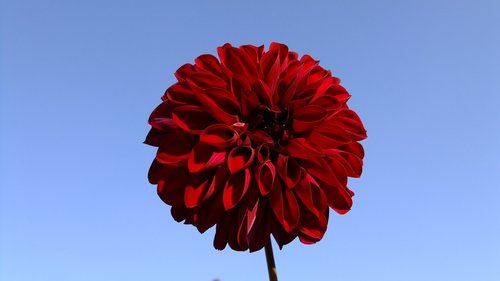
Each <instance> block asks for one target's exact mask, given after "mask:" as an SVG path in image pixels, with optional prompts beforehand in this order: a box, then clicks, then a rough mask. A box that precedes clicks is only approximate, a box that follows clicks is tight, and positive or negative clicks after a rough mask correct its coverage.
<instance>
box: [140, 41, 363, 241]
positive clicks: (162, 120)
mask: <svg viewBox="0 0 500 281" xmlns="http://www.w3.org/2000/svg"><path fill="white" fill-rule="evenodd" d="M217 52H218V55H219V58H220V59H218V58H217V57H215V56H213V55H208V54H206V55H201V56H199V57H198V58H196V59H195V62H194V64H185V65H183V66H181V67H180V68H179V69H178V70H177V72H176V73H175V76H176V78H177V81H178V82H176V83H175V84H173V85H172V86H170V87H169V88H168V89H167V90H166V92H165V95H164V96H163V97H162V100H163V102H162V103H161V104H160V105H159V106H158V107H157V108H156V109H155V110H154V111H153V113H152V114H151V117H150V118H149V124H150V125H151V126H152V128H151V131H150V132H149V134H148V136H147V137H146V141H145V143H147V144H149V145H153V146H156V147H158V152H157V155H156V157H155V159H154V161H153V163H152V165H151V168H150V171H149V181H150V182H151V183H152V184H157V186H158V194H159V196H160V198H161V199H162V200H163V201H164V202H165V203H166V204H168V205H171V206H172V209H171V213H172V216H173V217H174V219H175V220H177V221H179V222H181V221H184V222H185V223H186V224H192V225H194V226H196V227H197V229H198V230H199V231H200V232H202V233H203V232H205V231H206V230H207V229H209V228H211V227H212V226H214V225H216V227H217V229H216V234H215V238H214V247H215V248H217V249H224V248H225V247H226V245H227V244H229V246H230V247H231V248H232V249H234V250H241V251H243V250H247V249H250V251H256V250H259V249H261V248H262V247H264V245H265V244H266V242H267V240H268V238H269V236H270V235H273V236H274V238H275V240H276V242H277V243H278V244H279V245H280V247H282V246H283V245H285V244H287V243H289V242H291V241H292V240H294V239H295V238H296V237H299V239H300V241H302V242H303V243H306V244H311V243H315V242H317V241H319V240H321V238H322V237H323V235H324V233H325V231H326V228H327V223H328V214H329V208H332V209H333V210H335V211H336V212H337V213H340V214H345V213H346V212H348V211H349V210H350V209H351V205H352V199H351V197H352V196H353V195H354V193H353V192H352V191H351V190H349V189H348V188H347V178H348V177H359V176H360V175H361V169H362V159H363V156H364V152H363V148H362V146H361V145H360V144H359V143H358V141H360V140H363V139H365V138H366V131H365V129H364V127H363V125H362V123H361V120H360V119H359V117H358V115H357V114H356V113H355V112H354V111H352V110H351V109H349V107H348V106H347V104H346V102H347V100H348V99H349V97H350V95H349V94H348V92H347V91H346V90H345V89H344V87H342V86H341V85H340V84H339V82H340V80H339V79H338V78H336V77H333V76H332V75H331V72H330V71H328V70H325V69H324V68H322V67H321V66H319V64H318V61H315V60H314V59H312V58H311V57H310V56H308V55H304V56H302V57H301V58H299V56H298V54H297V53H295V52H290V51H289V50H288V47H287V46H286V45H283V44H278V43H272V44H271V45H270V47H269V50H267V51H265V50H264V47H263V46H260V47H256V46H252V45H243V46H240V47H233V46H231V45H229V44H225V45H224V46H221V47H219V48H218V49H217Z"/></svg>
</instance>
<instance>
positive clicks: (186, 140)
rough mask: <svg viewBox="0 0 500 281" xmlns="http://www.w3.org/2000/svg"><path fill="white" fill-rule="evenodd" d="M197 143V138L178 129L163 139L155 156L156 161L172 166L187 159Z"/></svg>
mask: <svg viewBox="0 0 500 281" xmlns="http://www.w3.org/2000/svg"><path fill="white" fill-rule="evenodd" d="M197 142H198V137H197V136H195V135H191V134H188V133H186V132H184V131H182V130H180V129H178V130H174V131H172V132H171V133H169V134H168V136H166V137H165V139H164V141H163V142H162V143H161V145H160V147H159V148H158V152H157V154H156V159H157V160H158V161H159V162H161V163H163V164H173V163H176V162H179V161H181V160H183V159H187V158H188V157H189V154H190V153H191V149H193V147H194V146H195V144H196V143H197Z"/></svg>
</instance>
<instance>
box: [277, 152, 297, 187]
mask: <svg viewBox="0 0 500 281" xmlns="http://www.w3.org/2000/svg"><path fill="white" fill-rule="evenodd" d="M276 166H277V168H278V174H279V175H280V177H281V179H282V180H283V182H284V183H285V185H286V186H287V187H288V188H293V187H294V186H295V185H296V184H297V183H298V182H299V180H300V178H301V174H302V171H301V168H300V166H299V164H298V163H297V161H295V160H294V159H293V158H290V157H288V156H286V155H283V154H278V159H277V160H276Z"/></svg>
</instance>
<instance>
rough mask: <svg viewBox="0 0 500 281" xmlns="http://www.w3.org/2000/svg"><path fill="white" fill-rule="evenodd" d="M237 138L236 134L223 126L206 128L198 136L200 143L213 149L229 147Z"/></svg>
mask: <svg viewBox="0 0 500 281" xmlns="http://www.w3.org/2000/svg"><path fill="white" fill-rule="evenodd" d="M238 138H239V134H238V132H236V131H235V130H234V129H233V128H232V127H230V126H227V125H224V124H214V125H211V126H209V127H207V128H206V129H205V130H204V131H203V132H202V133H201V135H200V141H201V142H204V143H206V144H209V145H212V146H215V147H221V148H225V147H231V146H233V145H234V144H235V143H236V142H237V141H238Z"/></svg>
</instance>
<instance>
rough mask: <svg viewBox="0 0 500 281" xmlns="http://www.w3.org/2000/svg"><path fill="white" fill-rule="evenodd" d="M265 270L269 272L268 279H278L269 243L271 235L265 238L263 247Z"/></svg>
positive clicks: (271, 280)
mask: <svg viewBox="0 0 500 281" xmlns="http://www.w3.org/2000/svg"><path fill="white" fill-rule="evenodd" d="M265 251H266V261H267V271H268V273H269V281H278V272H277V271H276V264H275V263H274V255H273V245H272V244H271V237H269V240H267V244H266V247H265Z"/></svg>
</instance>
